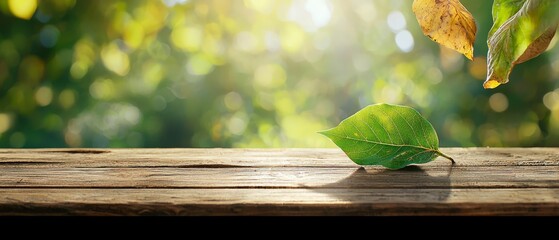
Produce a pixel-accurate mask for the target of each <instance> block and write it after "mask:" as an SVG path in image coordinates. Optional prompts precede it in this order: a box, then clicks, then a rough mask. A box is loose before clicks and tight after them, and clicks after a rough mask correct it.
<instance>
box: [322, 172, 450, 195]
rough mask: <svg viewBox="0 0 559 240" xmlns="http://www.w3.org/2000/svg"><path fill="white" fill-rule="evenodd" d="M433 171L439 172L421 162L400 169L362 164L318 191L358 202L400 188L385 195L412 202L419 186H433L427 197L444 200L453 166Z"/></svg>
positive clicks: (422, 188)
mask: <svg viewBox="0 0 559 240" xmlns="http://www.w3.org/2000/svg"><path fill="white" fill-rule="evenodd" d="M433 172H437V173H438V174H437V175H430V174H428V173H427V171H426V170H425V169H422V168H421V167H419V166H408V167H405V168H402V169H399V170H388V169H383V170H378V169H376V168H374V169H373V168H371V169H367V168H364V167H360V168H358V169H357V170H355V171H354V172H353V173H351V174H350V175H349V176H347V177H346V178H344V179H341V180H339V181H337V182H334V183H330V184H326V185H322V186H320V187H319V188H318V189H316V191H317V192H321V193H327V194H329V195H332V196H334V197H336V198H338V199H340V200H342V201H349V202H356V201H366V200H367V198H368V197H371V198H373V197H374V198H377V199H378V198H379V195H382V194H384V193H386V191H383V190H387V189H393V190H401V191H390V192H391V193H392V194H394V195H391V194H386V196H385V197H386V200H387V201H388V202H390V201H391V200H396V199H397V200H398V201H403V202H407V201H410V202H413V201H414V200H417V198H418V194H416V193H417V190H425V189H433V190H436V191H432V192H431V193H428V194H429V195H430V196H428V198H429V199H433V200H434V201H435V202H443V201H445V200H446V199H447V198H448V197H449V195H450V191H451V185H450V175H451V174H452V166H450V167H449V168H448V171H446V173H445V174H441V171H433ZM381 189H383V190H381ZM357 191H359V192H362V193H363V194H362V195H361V196H360V197H359V198H355V194H351V193H354V192H357ZM381 192H384V193H381ZM423 192H425V191H423ZM407 193H410V194H407ZM411 193H415V194H411Z"/></svg>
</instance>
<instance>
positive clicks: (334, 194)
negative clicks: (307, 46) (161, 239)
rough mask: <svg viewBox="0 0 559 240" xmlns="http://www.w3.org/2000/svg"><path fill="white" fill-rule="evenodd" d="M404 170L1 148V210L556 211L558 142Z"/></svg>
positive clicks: (232, 155)
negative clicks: (556, 146)
mask: <svg viewBox="0 0 559 240" xmlns="http://www.w3.org/2000/svg"><path fill="white" fill-rule="evenodd" d="M443 150H444V151H445V152H447V153H448V154H449V155H452V156H453V157H454V158H455V159H456V161H457V164H456V165H454V166H451V165H450V163H449V162H448V161H446V160H444V159H441V160H438V161H434V162H431V163H429V164H425V165H421V166H419V167H417V166H415V167H410V168H406V169H403V170H399V171H392V170H386V169H384V168H382V167H368V168H366V169H359V168H358V166H357V165H355V164H354V163H353V162H351V161H350V160H349V159H348V158H347V157H346V156H345V154H344V153H343V152H341V151H340V150H338V149H3V150H0V215H559V148H492V149H490V148H466V149H462V148H448V149H443Z"/></svg>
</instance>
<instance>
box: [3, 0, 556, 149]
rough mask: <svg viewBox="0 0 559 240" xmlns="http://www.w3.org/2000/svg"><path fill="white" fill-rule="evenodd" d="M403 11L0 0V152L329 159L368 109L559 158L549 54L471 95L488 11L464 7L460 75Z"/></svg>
mask: <svg viewBox="0 0 559 240" xmlns="http://www.w3.org/2000/svg"><path fill="white" fill-rule="evenodd" d="M411 2H412V1H404V0H396V1H380V0H351V1H334V0H244V1H242V0H236V1H229V0H135V1H117V0H99V1H77V0H41V1H37V0H0V23H1V25H0V26H1V27H0V29H1V30H0V146H1V147H334V144H333V143H331V142H330V141H329V140H328V139H327V138H325V137H323V136H320V135H319V134H317V133H316V132H317V131H319V130H324V129H327V128H330V127H333V126H336V125H337V124H338V123H339V121H341V120H342V119H344V118H346V117H348V116H349V115H351V114H353V113H355V112H357V111H358V110H359V109H361V108H363V107H365V106H367V105H369V104H373V103H380V102H386V103H393V104H403V105H409V106H412V107H414V108H416V109H418V110H419V111H420V112H421V113H422V114H423V115H424V116H425V117H426V118H428V119H429V121H431V122H432V123H433V125H434V127H435V129H437V132H438V133H439V138H440V139H441V146H559V89H558V84H559V81H558V80H559V50H558V49H559V48H550V50H548V51H547V52H546V53H544V54H543V55H542V56H540V57H538V58H536V59H534V60H531V61H529V62H527V63H523V64H521V65H519V66H518V67H516V69H515V70H514V71H513V74H512V75H511V77H510V79H511V82H510V83H508V84H506V85H503V86H501V87H499V88H498V89H496V90H484V89H483V87H482V82H483V80H484V78H485V62H486V58H485V56H486V52H487V47H486V43H485V41H486V39H487V32H488V31H489V28H490V27H491V24H492V22H491V4H492V3H491V1H464V4H465V5H466V7H468V9H469V10H470V11H471V12H472V13H473V15H474V17H476V20H477V23H478V29H479V30H478V36H477V40H476V43H475V49H476V52H475V53H474V54H475V61H473V62H470V61H468V60H467V59H465V58H464V57H462V56H460V55H459V54H457V53H455V52H452V51H450V50H448V49H444V48H439V47H438V46H437V45H436V44H435V43H433V42H431V41H430V40H429V39H428V38H426V37H425V36H423V35H422V33H421V31H420V29H419V27H418V24H417V22H416V20H415V17H414V16H413V15H412V14H413V13H412V11H411ZM554 45H556V39H555V40H554V41H553V42H552V44H551V46H552V47H553V46H554Z"/></svg>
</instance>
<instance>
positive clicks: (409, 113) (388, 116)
mask: <svg viewBox="0 0 559 240" xmlns="http://www.w3.org/2000/svg"><path fill="white" fill-rule="evenodd" d="M320 133H321V134H323V135H325V136H327V137H329V138H330V139H332V141H334V143H335V144H336V145H338V147H340V148H341V149H342V150H343V151H344V152H345V153H346V154H347V156H348V157H349V158H350V159H351V160H353V161H354V162H355V163H357V164H359V165H382V166H385V167H387V168H390V169H399V168H403V167H405V166H407V165H410V164H414V163H417V164H419V163H427V162H430V161H433V160H434V159H435V158H436V157H437V156H442V157H445V158H448V159H450V160H451V161H452V162H453V163H454V161H453V160H452V158H450V157H449V156H447V155H445V154H443V153H442V152H440V151H439V139H438V138H437V133H436V132H435V129H433V126H431V124H430V123H429V122H428V121H427V120H426V119H425V118H423V117H422V116H421V115H420V114H419V113H418V112H417V111H416V110H415V109H413V108H410V107H406V106H398V105H390V104H375V105H370V106H368V107H365V108H364V109H361V110H360V111H359V112H357V113H355V114H354V115H353V116H350V117H349V118H347V119H345V120H343V121H342V122H341V123H340V125H338V126H337V127H335V128H332V129H329V130H326V131H323V132H320Z"/></svg>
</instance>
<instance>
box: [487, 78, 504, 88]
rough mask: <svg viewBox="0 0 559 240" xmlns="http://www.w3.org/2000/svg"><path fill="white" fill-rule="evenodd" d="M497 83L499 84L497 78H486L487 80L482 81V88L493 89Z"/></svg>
mask: <svg viewBox="0 0 559 240" xmlns="http://www.w3.org/2000/svg"><path fill="white" fill-rule="evenodd" d="M499 85H501V83H500V82H498V81H497V80H493V79H488V80H487V81H485V82H484V83H483V88H485V89H493V88H496V87H498V86H499Z"/></svg>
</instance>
